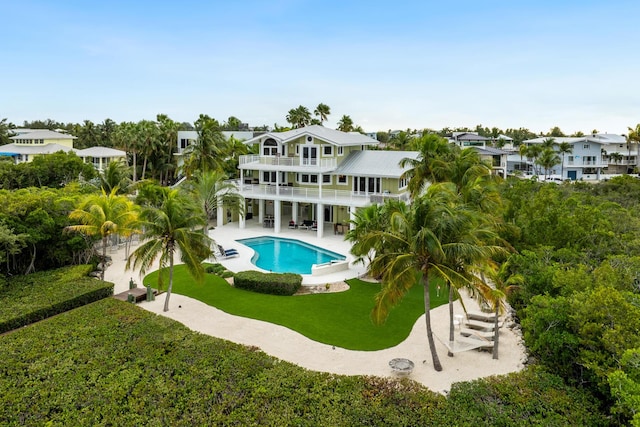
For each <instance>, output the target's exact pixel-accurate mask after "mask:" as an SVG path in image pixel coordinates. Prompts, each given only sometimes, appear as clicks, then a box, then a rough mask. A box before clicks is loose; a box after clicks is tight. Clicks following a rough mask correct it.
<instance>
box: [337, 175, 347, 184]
mask: <svg viewBox="0 0 640 427" xmlns="http://www.w3.org/2000/svg"><path fill="white" fill-rule="evenodd" d="M346 183H347V176H346V175H338V184H346Z"/></svg>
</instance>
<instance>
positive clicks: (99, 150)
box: [76, 147, 127, 157]
mask: <svg viewBox="0 0 640 427" xmlns="http://www.w3.org/2000/svg"><path fill="white" fill-rule="evenodd" d="M76 154H77V155H78V156H80V157H126V155H127V153H126V152H125V151H122V150H116V149H115V148H109V147H89V148H85V149H84V150H76Z"/></svg>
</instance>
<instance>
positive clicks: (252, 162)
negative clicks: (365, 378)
mask: <svg viewBox="0 0 640 427" xmlns="http://www.w3.org/2000/svg"><path fill="white" fill-rule="evenodd" d="M337 166H338V161H337V160H336V159H335V158H326V159H324V158H319V159H305V158H301V157H300V156H290V157H283V156H260V155H257V154H247V155H244V156H240V158H239V159H238V168H239V169H245V170H268V171H283V172H315V173H323V172H331V171H332V170H334V169H335V168H336V167H337Z"/></svg>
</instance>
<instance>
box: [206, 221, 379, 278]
mask: <svg viewBox="0 0 640 427" xmlns="http://www.w3.org/2000/svg"><path fill="white" fill-rule="evenodd" d="M288 224H289V221H288V219H287V220H283V222H282V226H281V227H280V233H277V234H276V233H274V229H273V228H265V227H263V226H262V224H261V223H259V222H258V220H257V219H253V220H248V221H246V224H245V228H244V229H241V228H239V227H238V223H237V222H230V223H228V224H225V225H223V226H222V227H215V228H214V227H212V228H211V229H210V230H209V236H211V238H213V239H214V240H215V242H216V243H217V244H219V245H222V247H224V248H225V249H236V250H237V251H238V253H239V254H240V256H238V257H233V258H219V259H218V260H217V262H219V263H221V264H222V265H224V266H225V267H226V268H227V269H229V270H231V271H234V272H238V271H245V270H259V271H264V270H261V269H260V268H258V267H256V266H255V265H253V264H252V263H251V258H252V257H253V254H254V251H253V249H251V248H249V247H247V246H245V245H243V244H241V243H238V242H236V240H238V239H246V238H249V237H259V236H269V237H281V238H285V239H297V240H300V241H303V242H306V243H309V244H312V245H315V246H318V247H321V248H323V249H328V250H330V251H332V252H337V253H339V254H341V255H344V256H346V257H347V260H348V261H349V269H348V270H345V271H340V272H338V273H330V274H325V275H322V276H312V275H310V274H303V275H302V284H303V285H320V284H326V283H334V282H341V281H344V280H346V279H352V278H354V277H359V276H362V275H364V274H365V272H366V268H365V267H364V266H363V265H362V264H357V265H354V264H353V259H354V257H353V255H351V253H350V250H351V244H350V243H349V242H347V241H345V240H344V235H342V234H334V233H333V226H331V225H330V224H325V227H324V234H323V237H322V238H319V237H318V235H317V232H316V231H312V230H305V229H301V228H296V229H291V228H289V227H288Z"/></svg>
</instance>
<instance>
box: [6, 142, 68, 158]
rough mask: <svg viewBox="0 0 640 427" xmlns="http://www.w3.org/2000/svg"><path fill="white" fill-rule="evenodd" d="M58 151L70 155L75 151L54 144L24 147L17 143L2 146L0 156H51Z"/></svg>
mask: <svg viewBox="0 0 640 427" xmlns="http://www.w3.org/2000/svg"><path fill="white" fill-rule="evenodd" d="M58 151H64V152H67V153H68V152H69V151H75V150H74V149H73V148H71V147H67V146H65V145H60V144H54V143H51V144H44V145H22V144H15V143H12V144H5V145H0V154H2V155H4V156H12V155H18V154H28V155H33V154H51V153H57V152H58Z"/></svg>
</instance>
